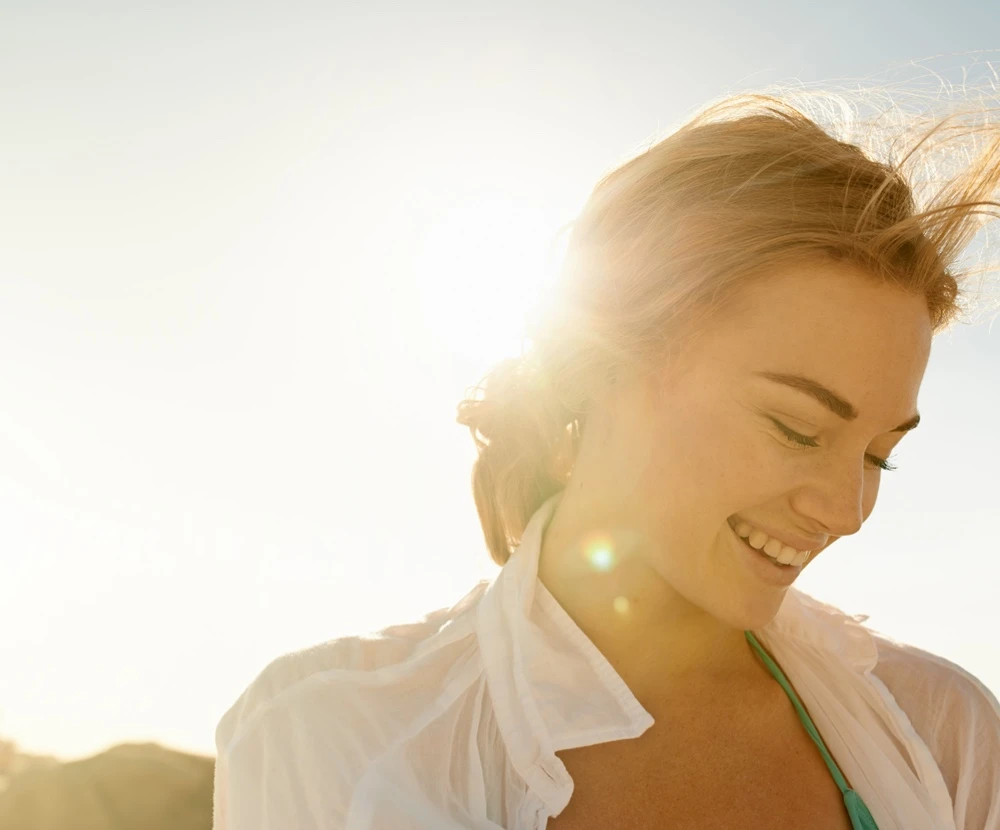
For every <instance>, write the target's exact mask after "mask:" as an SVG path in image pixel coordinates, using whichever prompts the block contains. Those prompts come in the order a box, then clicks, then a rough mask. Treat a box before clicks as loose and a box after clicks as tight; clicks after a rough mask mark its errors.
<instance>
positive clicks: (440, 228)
mask: <svg viewBox="0 0 1000 830" xmlns="http://www.w3.org/2000/svg"><path fill="white" fill-rule="evenodd" d="M518 190H519V189H518V188H517V187H510V188H509V189H507V188H500V187H499V186H497V187H493V188H483V189H481V190H479V191H473V192H472V193H469V194H463V196H462V197H461V198H460V199H458V200H456V201H454V202H452V203H450V204H448V205H444V206H442V208H441V211H440V213H438V214H437V216H436V218H435V220H434V222H433V224H432V225H431V227H430V228H429V229H428V231H427V232H426V234H425V235H424V236H423V237H422V239H421V242H420V245H419V247H418V249H417V251H416V252H415V254H414V256H413V258H412V260H411V261H410V262H409V263H408V265H409V267H410V268H411V269H412V271H411V275H412V278H413V280H414V281H415V283H416V284H417V289H418V292H419V296H420V297H421V301H422V307H421V308H420V309H419V314H420V316H421V317H422V319H423V322H424V324H425V325H426V327H427V336H428V338H429V339H431V340H433V341H437V342H438V343H439V344H441V345H443V346H444V347H445V348H446V350H447V351H448V352H449V353H451V354H453V355H455V356H457V357H459V358H462V359H465V360H469V361H473V362H476V363H479V362H481V361H488V360H494V359H498V358H500V357H507V356H513V355H516V354H518V353H519V352H520V350H521V337H522V333H523V327H524V322H525V319H526V317H527V315H529V314H530V313H531V312H532V311H533V310H534V309H535V308H536V307H537V305H538V303H539V301H540V298H541V296H542V295H543V294H544V292H545V291H546V289H547V287H548V286H549V285H550V284H551V282H552V278H553V275H554V267H555V265H556V258H555V256H554V255H553V254H550V248H551V246H552V244H553V240H554V238H555V234H556V231H557V229H558V227H559V226H560V224H562V223H563V222H564V221H565V217H563V216H559V215H555V213H546V212H545V211H543V210H541V209H539V208H538V207H537V206H535V205H533V204H532V203H530V202H529V201H528V200H527V198H526V194H527V193H529V192H531V189H528V188H525V189H522V190H521V191H520V193H518Z"/></svg>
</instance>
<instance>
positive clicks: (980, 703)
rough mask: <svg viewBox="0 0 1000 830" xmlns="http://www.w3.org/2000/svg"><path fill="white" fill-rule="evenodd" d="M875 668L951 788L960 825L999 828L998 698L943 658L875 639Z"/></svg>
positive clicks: (968, 829)
mask: <svg viewBox="0 0 1000 830" xmlns="http://www.w3.org/2000/svg"><path fill="white" fill-rule="evenodd" d="M874 673H875V674H876V675H878V677H879V678H880V679H881V680H882V681H883V682H884V683H885V684H886V686H887V687H888V688H889V690H890V691H891V692H892V694H893V696H894V697H895V698H896V701H897V702H898V703H899V705H900V707H901V708H902V709H903V711H905V712H906V714H907V716H908V717H909V718H910V722H911V724H912V725H913V728H914V729H916V731H917V733H918V734H919V735H920V737H921V738H923V739H924V742H925V743H926V744H927V746H928V748H929V749H930V751H931V754H932V755H933V756H934V758H935V760H936V761H937V763H938V767H939V768H940V770H941V774H942V776H943V777H944V780H945V783H946V784H947V786H948V791H949V792H950V793H951V799H952V804H953V807H954V815H955V825H956V826H957V827H958V828H959V830H1000V703H998V702H997V698H996V696H995V695H994V694H993V693H992V692H991V691H990V690H989V689H988V688H986V686H985V685H984V684H983V683H982V681H980V680H979V679H978V678H977V677H975V676H974V675H972V674H970V673H969V672H967V671H966V670H965V669H963V668H962V667H961V666H957V665H955V664H954V663H951V662H950V661H948V660H945V659H944V658H943V657H938V656H937V655H934V654H929V653H927V652H923V651H920V650H919V649H915V648H912V647H910V646H902V645H898V644H893V645H887V644H886V643H884V642H880V643H879V662H878V664H877V666H876V667H875V670H874Z"/></svg>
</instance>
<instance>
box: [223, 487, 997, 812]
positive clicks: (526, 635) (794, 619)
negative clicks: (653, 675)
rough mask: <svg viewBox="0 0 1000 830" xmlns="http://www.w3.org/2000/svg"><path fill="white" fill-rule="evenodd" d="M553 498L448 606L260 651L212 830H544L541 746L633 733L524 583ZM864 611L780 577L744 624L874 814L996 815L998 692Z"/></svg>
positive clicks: (563, 796) (538, 586) (564, 624)
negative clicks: (376, 629) (763, 614)
mask: <svg viewBox="0 0 1000 830" xmlns="http://www.w3.org/2000/svg"><path fill="white" fill-rule="evenodd" d="M558 498H559V494H557V495H556V496H554V497H553V498H551V499H550V500H549V501H547V502H546V503H545V504H544V505H543V506H542V507H541V508H540V509H539V510H538V511H537V512H536V513H535V515H534V516H533V517H532V519H531V521H530V522H529V524H528V527H527V528H526V530H525V532H524V534H523V538H522V540H521V543H520V545H519V546H518V547H517V549H516V550H515V551H514V553H513V554H512V555H511V558H510V560H509V561H508V562H507V564H506V565H504V567H503V568H502V569H501V570H500V573H499V574H498V575H497V577H496V578H495V579H493V580H491V581H487V582H482V583H480V584H479V585H477V586H476V587H475V588H474V589H473V590H472V591H471V592H470V593H469V594H468V595H467V596H465V597H464V598H463V599H462V600H460V601H459V602H458V603H457V604H456V605H455V606H453V607H452V608H449V609H441V610H438V611H435V612H433V613H431V614H429V615H428V616H427V617H425V618H424V619H423V620H422V621H420V622H418V623H414V624H411V625H401V626H395V627H392V628H388V629H386V630H384V631H382V632H380V633H379V634H378V635H377V636H373V637H345V638H342V639H337V640H332V641H330V642H326V643H322V644H320V645H317V646H314V647H312V648H307V649H304V650H302V651H298V652H294V653H291V654H287V655H284V656H282V657H279V658H277V659H276V660H274V661H273V662H271V663H270V664H269V665H268V666H267V667H266V668H265V669H264V670H263V671H262V672H261V673H260V674H259V675H258V677H257V678H256V679H255V680H254V681H253V682H252V683H251V684H250V685H249V686H248V687H247V689H246V690H245V691H244V692H243V694H242V695H241V696H240V697H239V699H238V700H237V701H236V702H235V703H234V704H233V706H232V707H231V708H230V709H229V710H228V711H227V712H226V713H225V715H224V716H223V717H222V719H221V721H220V722H219V725H218V728H217V730H216V746H217V750H218V755H217V761H216V772H215V806H214V830H265V828H266V829H267V830H313V829H315V830H320V828H322V830H341V828H346V830H390V829H391V830H411V828H413V829H415V828H420V830H430V828H433V830H459V829H460V828H461V830H469V828H477V830H480V829H481V828H509V829H511V830H541V828H544V827H545V826H546V822H547V819H548V818H549V817H551V816H556V815H558V814H559V813H560V812H561V811H562V810H563V809H564V808H565V806H566V804H567V803H568V802H569V800H570V798H571V797H572V794H573V781H572V779H571V778H570V776H569V774H568V772H567V770H566V768H565V766H564V765H563V763H562V762H561V761H560V759H559V758H558V757H557V756H556V754H555V753H556V752H558V751H560V750H564V749H569V748H571V747H579V746H587V745H591V744H597V743H602V742H606V741H617V740H622V739H626V738H635V737H637V736H639V735H641V734H642V733H643V732H645V731H646V730H647V729H649V727H650V726H651V725H652V724H653V718H652V717H651V716H650V715H649V713H648V712H646V711H645V709H643V707H642V706H641V705H640V704H639V702H638V700H636V698H635V697H634V696H633V695H632V693H631V691H630V690H629V688H628V687H627V686H626V685H625V683H624V681H623V680H622V679H621V678H620V677H619V676H618V674H617V673H616V672H615V670H614V669H613V668H612V667H611V664H610V663H609V662H608V661H607V660H606V659H605V658H604V656H603V655H602V654H601V653H600V652H599V651H598V650H597V648H596V647H595V646H594V645H593V643H592V642H591V641H590V640H589V639H588V638H587V637H586V635H585V634H584V633H583V632H582V631H581V630H580V629H579V627H577V625H576V624H575V623H574V622H573V620H572V619H571V618H570V617H569V615H568V614H567V613H566V612H565V611H564V610H563V608H562V607H561V606H560V605H559V604H558V603H557V602H556V600H555V599H554V598H553V596H552V594H551V593H549V591H548V590H547V589H546V588H545V586H544V584H543V583H542V582H540V581H539V580H538V577H537V573H538V557H539V552H540V548H541V540H542V534H543V531H544V528H545V526H546V524H547V522H548V520H549V518H550V517H551V515H552V513H553V511H554V507H555V504H556V503H557V501H558ZM861 622H862V618H861V617H849V616H847V615H846V614H844V613H843V612H841V611H839V610H838V609H836V608H833V607H831V606H828V605H825V604H823V603H820V602H818V601H817V600H815V599H813V598H812V597H810V596H808V595H806V594H804V593H802V592H801V591H798V590H796V589H794V588H790V589H789V590H788V591H787V593H786V595H785V599H784V601H783V603H782V605H781V608H780V610H779V612H778V614H777V615H776V616H775V618H774V619H773V620H772V621H771V622H770V623H768V624H767V625H766V626H764V628H762V629H760V630H759V631H755V632H754V634H755V635H756V636H757V638H758V640H759V641H760V642H761V644H762V645H764V647H765V648H766V649H767V650H768V651H769V652H770V653H771V654H772V655H773V656H774V658H775V660H776V661H777V662H778V664H779V665H780V666H781V668H782V670H783V671H784V672H785V674H786V675H787V676H788V678H789V679H790V681H791V682H792V683H793V684H794V686H795V688H796V691H797V692H798V693H799V697H800V699H801V701H802V703H803V705H804V706H805V707H806V708H807V709H808V711H809V713H810V715H811V716H812V719H813V721H814V723H815V725H816V728H817V729H818V730H819V733H820V735H821V736H822V737H823V740H824V742H825V743H826V745H827V748H828V749H829V751H830V753H831V754H832V755H833V757H834V759H835V760H836V762H837V764H838V766H839V767H840V768H841V770H842V771H843V773H844V775H845V776H846V777H847V779H848V780H849V781H850V782H851V784H852V786H853V788H854V789H855V790H856V791H857V792H858V793H859V794H860V795H861V797H862V798H863V799H864V801H865V803H866V804H867V806H868V809H869V810H870V811H871V813H872V816H873V817H874V818H875V820H876V822H877V823H878V826H879V830H931V828H934V830H941V829H942V828H952V829H954V828H961V830H1000V705H998V703H997V700H996V698H995V697H994V696H993V695H992V694H991V693H990V692H989V691H988V690H987V689H986V688H985V687H984V686H983V685H982V683H980V682H979V681H978V680H977V679H976V678H975V677H973V676H972V675H970V674H969V673H968V672H966V671H964V670H963V669H961V668H960V667H958V666H956V665H954V664H952V663H949V662H948V661H947V660H944V659H942V658H940V657H936V656H934V655H932V654H928V653H926V652H923V651H920V650H919V649H915V648H913V647H911V646H907V645H903V644H900V643H897V642H894V641H893V640H891V639H889V638H888V637H885V636H884V635H881V634H876V633H875V632H873V631H871V630H869V629H868V628H867V627H865V626H864V625H862V624H861ZM680 797H683V796H680Z"/></svg>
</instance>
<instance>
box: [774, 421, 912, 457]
mask: <svg viewBox="0 0 1000 830" xmlns="http://www.w3.org/2000/svg"><path fill="white" fill-rule="evenodd" d="M767 419H768V420H769V421H771V423H773V424H774V425H775V426H776V427H777V428H778V430H779V431H780V432H781V434H782V435H783V436H784V437H785V439H786V440H787V441H789V442H791V443H793V444H795V445H797V446H799V447H818V446H819V444H817V443H816V440H815V439H814V438H810V437H809V436H808V435H801V434H800V433H798V432H796V431H795V430H793V429H789V428H788V427H786V426H785V425H784V424H783V423H781V421H779V420H778V419H777V418H772V417H771V416H770V415H768V416H767ZM865 458H866V459H867V460H868V462H869V463H870V464H872V465H873V466H875V467H878V468H879V469H880V470H895V469H898V468H897V467H896V465H895V464H890V463H889V459H888V458H879V457H878V456H877V455H871V454H867V455H865ZM889 458H892V456H889Z"/></svg>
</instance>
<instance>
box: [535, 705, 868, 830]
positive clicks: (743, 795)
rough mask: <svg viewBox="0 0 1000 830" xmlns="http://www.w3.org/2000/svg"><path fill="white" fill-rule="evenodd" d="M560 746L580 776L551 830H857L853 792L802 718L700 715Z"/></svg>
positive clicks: (550, 824)
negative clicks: (846, 796)
mask: <svg viewBox="0 0 1000 830" xmlns="http://www.w3.org/2000/svg"><path fill="white" fill-rule="evenodd" d="M659 727H660V723H659V721H658V722H657V724H656V725H654V726H653V727H652V728H651V729H650V730H648V731H647V733H646V734H644V735H643V736H641V737H639V738H637V739H634V740H628V741H617V742H612V743H605V744H597V745H594V746H589V747H582V748H579V749H573V750H568V751H565V752H560V753H559V757H560V758H561V759H562V761H563V763H564V764H565V765H566V768H567V770H568V771H569V773H570V775H571V777H572V778H573V782H574V789H573V796H572V798H571V799H570V802H569V805H568V806H567V807H566V809H565V810H563V812H562V813H561V814H560V815H559V816H557V817H555V818H551V819H549V821H548V825H547V828H548V830H597V828H602V830H603V828H607V827H629V828H636V829H637V830H641V829H642V828H657V830H660V828H664V827H669V828H671V830H694V829H695V828H698V830H723V829H724V828H725V830H731V828H734V827H739V828H748V830H755V828H768V830H770V829H771V828H785V827H787V828H793V827H808V828H810V830H851V822H850V819H849V817H848V815H847V810H846V808H845V807H844V802H843V796H842V795H841V792H840V790H839V788H838V787H837V785H836V782H835V781H834V780H833V777H832V776H831V774H830V771H829V769H828V768H827V766H826V764H825V763H824V761H823V758H822V756H821V755H820V753H819V751H818V749H817V748H816V745H815V744H814V743H813V742H812V740H811V739H810V738H809V736H808V734H807V733H806V731H805V729H803V727H802V724H801V723H800V722H799V720H798V718H797V716H795V714H794V713H791V716H790V718H789V717H788V716H787V713H786V714H785V716H783V717H781V718H779V722H778V723H768V727H769V728H767V729H765V730H763V731H762V730H761V729H760V724H759V723H758V724H757V725H755V728H754V730H753V731H748V730H747V729H746V728H740V727H739V725H738V724H735V723H733V722H732V720H731V719H730V718H727V717H720V718H714V719H712V718H709V719H705V718H699V719H697V720H695V721H693V722H690V723H687V724H672V725H671V726H670V728H666V727H663V728H659Z"/></svg>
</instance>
